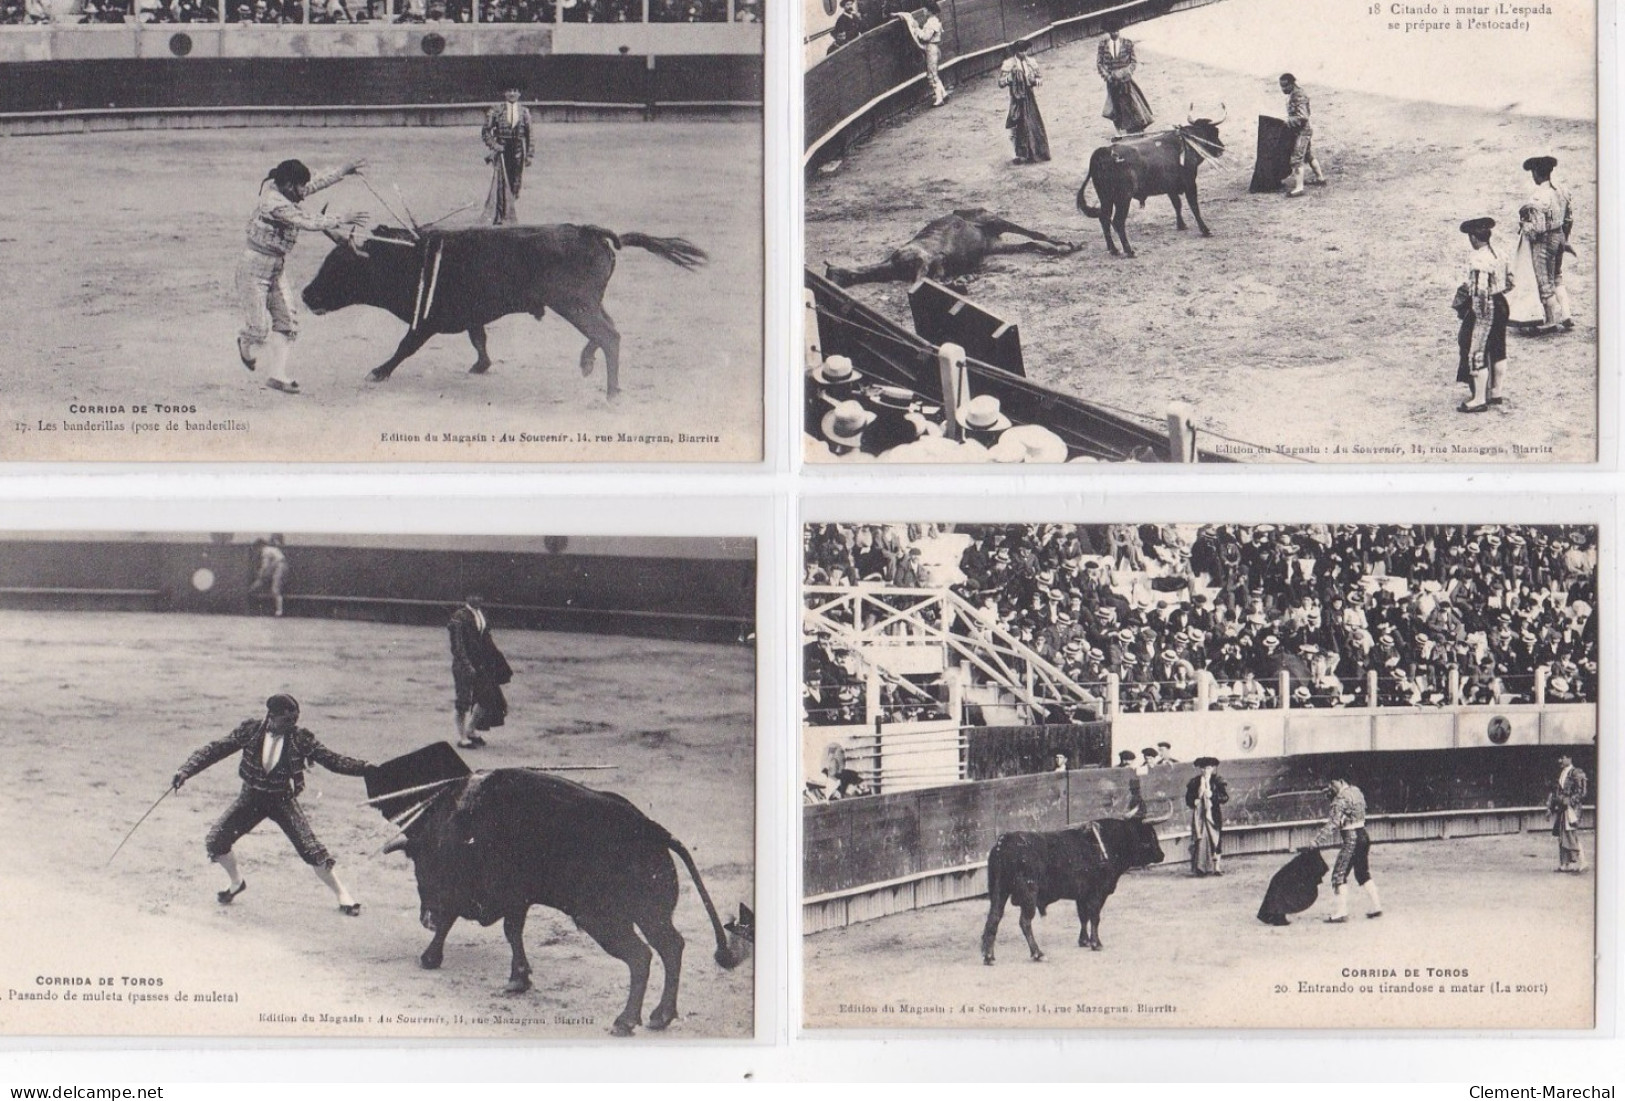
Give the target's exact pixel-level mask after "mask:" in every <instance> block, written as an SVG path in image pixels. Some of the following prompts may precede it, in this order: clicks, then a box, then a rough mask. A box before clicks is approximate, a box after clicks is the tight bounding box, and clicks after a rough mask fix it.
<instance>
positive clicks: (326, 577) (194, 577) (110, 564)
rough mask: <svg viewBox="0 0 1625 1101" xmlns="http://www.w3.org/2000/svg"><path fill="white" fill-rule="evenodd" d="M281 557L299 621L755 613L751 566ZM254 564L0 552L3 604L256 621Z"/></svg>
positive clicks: (168, 555) (389, 552)
mask: <svg viewBox="0 0 1625 1101" xmlns="http://www.w3.org/2000/svg"><path fill="white" fill-rule="evenodd" d="M288 559H289V562H290V566H291V569H290V573H289V580H288V610H289V612H290V613H291V614H293V615H296V616H298V615H308V616H319V617H322V618H333V619H359V620H372V621H379V622H389V623H408V624H432V625H435V626H439V625H442V624H444V623H445V620H446V614H447V612H448V611H449V609H450V608H451V607H453V606H455V605H456V604H458V603H460V602H461V601H462V599H463V597H464V596H466V595H467V594H468V593H470V592H476V591H477V592H481V593H483V594H484V596H485V597H486V599H487V601H488V602H489V604H490V605H491V606H493V607H495V608H498V609H501V611H500V612H499V614H498V620H497V621H498V623H500V624H502V625H505V626H509V627H518V628H531V629H542V630H567V631H588V632H601V633H609V634H627V635H639V636H654V637H662V638H681V639H692V640H706V641H721V642H732V641H735V640H736V639H738V638H739V637H740V634H741V633H742V631H743V630H744V629H745V628H747V627H748V626H749V624H750V623H752V622H753V621H754V615H755V611H754V609H755V569H756V564H755V562H754V560H753V559H750V558H699V557H693V558H685V557H678V556H676V555H673V554H664V555H657V556H649V557H635V556H633V555H630V554H571V553H568V552H564V553H558V554H549V553H504V552H496V551H483V552H480V551H473V552H448V551H443V550H405V549H398V548H387V547H340V546H325V545H322V546H311V545H306V546H301V545H299V543H298V541H297V538H296V539H295V540H294V541H293V545H291V546H290V547H289V548H288ZM257 565H258V555H257V552H256V551H255V549H254V548H253V547H251V546H248V545H246V544H243V543H230V542H227V543H215V542H182V541H178V540H177V541H175V542H109V541H89V540H87V541H81V542H75V541H68V540H40V541H17V542H9V543H0V607H28V608H39V607H53V608H55V607H64V606H67V607H74V608H89V607H101V608H104V609H109V610H110V609H123V608H132V607H133V608H142V609H147V610H154V611H164V610H179V611H188V612H199V613H225V614H242V613H244V612H247V611H251V610H263V609H256V606H254V605H253V604H251V602H250V600H249V594H248V586H249V583H250V581H251V580H252V578H253V577H254V573H255V569H256V567H257ZM202 571H206V574H205V573H203V572H202Z"/></svg>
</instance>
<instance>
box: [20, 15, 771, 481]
mask: <svg viewBox="0 0 1625 1101" xmlns="http://www.w3.org/2000/svg"><path fill="white" fill-rule="evenodd" d="M763 15H764V10H763V5H762V3H761V0H253V2H249V0H243V2H241V3H238V2H236V0H223V2H222V0H18V2H16V3H11V2H4V3H0V143H3V149H4V152H5V155H4V156H3V157H0V202H3V203H4V205H5V206H6V208H7V209H8V210H10V211H12V212H13V215H14V216H13V217H10V218H8V219H7V220H6V224H5V226H4V228H3V229H0V270H3V271H4V272H5V275H4V276H0V290H3V292H4V297H5V299H6V301H7V303H8V306H9V309H8V311H7V321H6V323H5V324H4V325H3V326H0V340H3V343H4V346H5V352H4V354H3V355H0V389H3V390H4V392H5V393H6V395H7V398H6V402H5V417H4V421H5V424H4V430H3V431H0V460H50V461H64V460H73V461H80V460H97V461H155V460H157V461H177V460H183V461H191V460H208V461H221V460H229V461H255V462H278V461H280V462H337V461H350V462H355V461H373V460H377V461H408V462H419V461H426V462H464V461H468V462H473V461H480V462H654V461H660V462H676V463H696V462H707V463H715V462H757V461H759V460H760V459H761V457H762V455H763V439H762V433H763V414H764V409H763V392H764V387H763V377H764V376H763V363H764V358H763V357H764V335H763V334H764V317H765V315H764V307H765V297H764V289H763V288H764V279H765V251H766V239H765V231H764V226H765V222H764V214H765V208H764V199H763V181H764V156H765V144H764V143H765V130H764V126H763V96H764V87H765V84H764V38H763V34H764V24H763V21H762V19H763Z"/></svg>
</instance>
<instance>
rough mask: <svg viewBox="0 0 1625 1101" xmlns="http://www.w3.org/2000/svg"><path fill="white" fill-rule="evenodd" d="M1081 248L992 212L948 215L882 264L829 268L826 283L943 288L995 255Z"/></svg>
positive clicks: (1063, 252) (1065, 251)
mask: <svg viewBox="0 0 1625 1101" xmlns="http://www.w3.org/2000/svg"><path fill="white" fill-rule="evenodd" d="M1005 233H1018V234H1020V235H1022V236H1023V237H1029V238H1031V240H1028V241H1021V242H1014V241H1009V242H1001V241H1000V240H999V237H1000V235H1002V234H1005ZM1046 245H1047V246H1049V247H1045V246H1046ZM1082 247H1083V246H1082V245H1080V244H1074V243H1073V242H1070V241H1058V240H1056V239H1055V238H1053V237H1050V236H1048V235H1046V234H1043V233H1039V232H1038V231H1037V230H1034V229H1027V228H1026V227H1024V226H1018V225H1016V224H1015V223H1014V222H1012V221H1009V220H1007V219H1005V218H1001V217H999V216H998V215H997V214H994V213H993V212H992V211H990V210H984V209H983V208H981V207H976V208H974V209H971V210H956V211H954V212H953V213H952V214H945V215H943V216H942V217H941V218H938V219H937V220H936V221H934V222H932V223H930V224H929V225H927V226H926V227H925V228H924V229H922V230H920V232H918V233H916V234H915V235H914V237H913V238H912V239H911V240H910V241H909V243H908V244H906V245H904V246H903V247H902V248H899V249H896V250H894V251H893V252H892V254H891V255H890V256H888V257H886V259H885V260H883V261H881V262H880V263H878V264H873V265H871V266H869V267H866V268H839V267H835V266H834V265H827V266H826V267H825V271H824V277H825V278H826V279H828V280H829V281H830V282H831V283H834V284H835V285H836V286H837V287H850V286H853V285H854V284H857V283H887V282H895V281H898V280H901V281H903V282H906V283H910V284H913V283H918V282H919V281H920V280H921V279H925V278H928V277H929V278H931V279H935V280H937V281H938V282H943V281H945V280H947V279H952V278H955V277H957V276H961V275H968V274H970V273H971V272H973V271H975V270H976V269H977V268H979V267H981V266H982V261H983V260H985V259H987V258H988V257H989V256H992V255H995V254H1004V253H1012V252H1039V253H1043V254H1046V255H1063V256H1064V255H1067V254H1068V253H1073V252H1076V251H1077V250H1078V249H1080V248H1082Z"/></svg>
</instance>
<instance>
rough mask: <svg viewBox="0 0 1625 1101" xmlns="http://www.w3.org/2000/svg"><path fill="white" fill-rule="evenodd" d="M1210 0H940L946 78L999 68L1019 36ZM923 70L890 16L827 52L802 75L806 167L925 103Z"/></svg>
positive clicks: (1052, 39)
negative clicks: (884, 122) (845, 44)
mask: <svg viewBox="0 0 1625 1101" xmlns="http://www.w3.org/2000/svg"><path fill="white" fill-rule="evenodd" d="M1212 2H1213V0H1126V2H1125V0H942V25H943V44H942V56H943V60H942V65H941V71H942V74H943V79H944V80H945V81H949V82H956V81H963V80H967V79H971V78H974V77H977V76H982V75H986V74H988V73H992V72H995V71H997V69H998V67H999V65H1000V63H1001V62H1002V61H1003V54H1004V48H1005V46H1006V45H1008V44H1009V43H1011V42H1014V41H1015V40H1017V39H1025V40H1026V41H1028V42H1030V43H1031V44H1032V46H1033V48H1034V49H1035V50H1036V51H1038V52H1043V51H1044V50H1047V49H1050V48H1051V47H1052V46H1056V45H1061V44H1063V43H1067V42H1073V41H1076V40H1077V39H1079V38H1083V37H1087V36H1090V35H1095V34H1099V33H1100V23H1101V21H1102V20H1103V19H1104V18H1105V17H1107V16H1108V15H1112V16H1116V17H1118V18H1120V19H1122V20H1123V21H1124V22H1126V23H1133V22H1135V21H1137V20H1141V19H1147V18H1151V17H1153V16H1158V15H1164V14H1167V13H1168V12H1170V11H1178V10H1182V9H1185V8H1192V7H1200V6H1202V5H1203V4H1208V3H1212ZM924 73H925V68H924V63H923V62H922V61H921V59H920V52H919V51H918V50H917V49H915V48H914V46H913V45H912V44H911V43H910V42H909V41H908V32H907V30H905V29H904V28H902V27H899V26H898V25H897V24H896V22H895V21H893V20H887V21H886V23H884V24H882V25H881V26H879V27H876V28H874V29H872V30H870V31H868V32H867V33H865V34H863V35H860V36H859V37H858V39H857V40H856V41H855V42H853V43H852V44H850V45H848V46H844V47H842V48H841V49H839V50H837V51H835V52H834V53H833V54H830V55H828V56H827V57H825V58H824V59H823V60H821V61H819V62H818V63H817V64H815V65H813V66H812V68H810V69H808V70H807V72H806V74H805V77H804V79H803V89H804V96H803V106H804V110H805V122H806V130H805V133H804V136H803V140H804V142H805V157H804V162H805V165H806V167H807V168H808V169H809V170H810V169H813V168H817V167H818V166H819V165H821V164H824V163H827V162H829V161H831V160H834V159H836V158H839V157H840V156H842V155H843V154H844V151H845V148H846V146H847V144H848V143H849V142H851V141H853V140H856V139H858V138H861V137H863V136H864V135H866V134H868V133H870V132H872V131H873V129H874V128H875V126H876V125H878V124H879V123H880V122H883V121H885V120H886V119H889V118H893V117H895V116H897V115H900V114H902V113H903V112H905V111H908V110H910V109H911V108H913V107H914V106H916V105H917V104H919V103H921V102H925V101H926V96H927V95H928V93H929V89H928V88H927V87H926V85H925V76H924Z"/></svg>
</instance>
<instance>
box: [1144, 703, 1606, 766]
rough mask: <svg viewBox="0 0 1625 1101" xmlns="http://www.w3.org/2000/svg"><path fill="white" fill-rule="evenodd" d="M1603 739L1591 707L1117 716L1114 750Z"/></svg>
mask: <svg viewBox="0 0 1625 1101" xmlns="http://www.w3.org/2000/svg"><path fill="white" fill-rule="evenodd" d="M1498 720H1499V721H1498ZM1596 736H1597V709H1596V707H1595V706H1593V705H1591V704H1558V703H1553V704H1546V705H1543V706H1540V707H1531V706H1527V705H1524V706H1511V707H1461V708H1449V709H1443V708H1427V709H1418V708H1412V707H1405V708H1399V707H1380V708H1340V709H1330V710H1328V709H1318V708H1296V709H1292V710H1269V711H1175V712H1168V713H1163V714H1150V715H1119V716H1117V717H1116V718H1115V719H1114V720H1113V724H1112V742H1113V745H1112V749H1113V751H1114V752H1115V751H1116V750H1119V749H1132V750H1134V751H1136V752H1138V751H1139V750H1140V749H1141V748H1143V747H1145V746H1154V745H1156V744H1157V743H1158V742H1167V743H1169V745H1170V746H1172V748H1173V753H1174V756H1175V757H1176V758H1178V759H1180V760H1184V761H1192V760H1195V759H1196V758H1197V757H1217V758H1219V759H1220V760H1222V761H1232V760H1238V759H1244V758H1255V759H1258V758H1265V757H1285V756H1294V755H1297V754H1302V753H1333V752H1350V753H1357V752H1362V751H1367V750H1373V751H1382V750H1395V749H1458V748H1468V747H1476V746H1495V745H1503V746H1505V745H1576V744H1589V743H1591V742H1592V741H1594V740H1595V738H1596Z"/></svg>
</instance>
